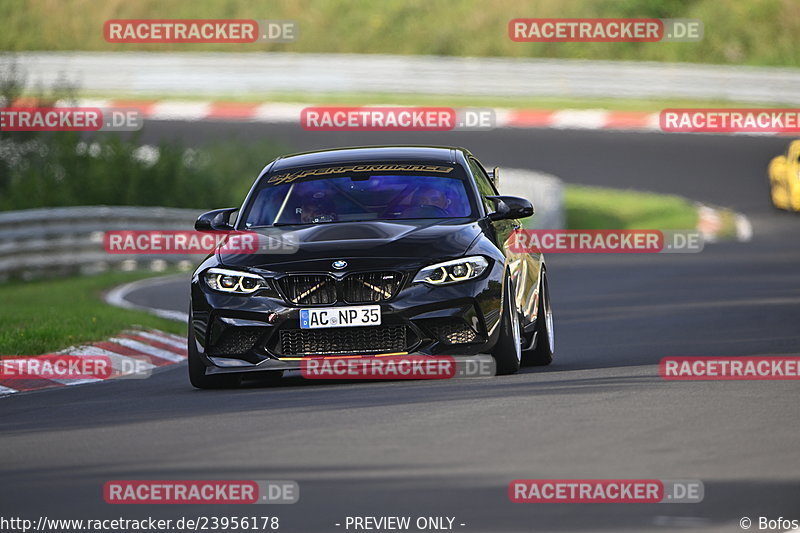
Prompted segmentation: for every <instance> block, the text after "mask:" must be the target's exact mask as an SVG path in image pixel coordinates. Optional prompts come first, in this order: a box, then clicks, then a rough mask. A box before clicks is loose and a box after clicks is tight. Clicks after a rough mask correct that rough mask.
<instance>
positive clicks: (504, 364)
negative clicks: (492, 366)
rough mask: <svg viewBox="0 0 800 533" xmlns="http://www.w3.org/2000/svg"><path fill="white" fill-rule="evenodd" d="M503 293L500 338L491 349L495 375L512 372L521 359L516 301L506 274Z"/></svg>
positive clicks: (517, 368)
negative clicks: (495, 368)
mask: <svg viewBox="0 0 800 533" xmlns="http://www.w3.org/2000/svg"><path fill="white" fill-rule="evenodd" d="M505 285H506V287H505V292H504V295H503V315H502V318H501V319H500V326H499V327H500V338H499V339H497V343H496V344H495V345H494V348H493V349H492V357H494V359H495V362H496V363H497V372H496V373H497V375H498V376H501V375H504V374H514V373H516V372H517V371H518V370H519V365H520V360H521V359H522V334H521V332H520V325H519V315H518V313H517V302H516V300H515V299H514V291H513V290H512V287H511V278H509V277H508V276H506V282H505Z"/></svg>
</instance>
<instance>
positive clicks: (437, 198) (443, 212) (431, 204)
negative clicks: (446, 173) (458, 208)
mask: <svg viewBox="0 0 800 533" xmlns="http://www.w3.org/2000/svg"><path fill="white" fill-rule="evenodd" d="M448 207H450V199H449V198H447V195H446V194H445V193H444V191H442V190H441V189H437V188H436V187H430V186H422V187H420V188H419V189H417V191H416V192H415V193H414V196H413V197H412V198H411V205H410V206H409V207H408V208H406V209H405V211H404V212H403V215H404V216H406V217H421V218H428V217H439V216H449V212H448Z"/></svg>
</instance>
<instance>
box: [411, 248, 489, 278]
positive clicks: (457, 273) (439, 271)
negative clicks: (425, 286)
mask: <svg viewBox="0 0 800 533" xmlns="http://www.w3.org/2000/svg"><path fill="white" fill-rule="evenodd" d="M488 266H489V262H488V261H487V260H486V258H485V257H481V256H480V255H475V256H472V257H462V258H461V259H453V260H452V261H446V262H444V263H436V264H435V265H431V266H427V267H425V268H423V269H421V270H420V271H419V272H417V275H416V277H415V278H414V282H415V283H416V282H421V283H429V284H430V285H449V284H451V283H458V282H459V281H467V280H469V279H473V278H477V277H478V276H480V275H481V274H483V271H484V270H486V267H488Z"/></svg>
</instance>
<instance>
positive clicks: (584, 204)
mask: <svg viewBox="0 0 800 533" xmlns="http://www.w3.org/2000/svg"><path fill="white" fill-rule="evenodd" d="M564 206H565V210H566V218H567V228H569V229H694V228H695V227H696V226H697V208H696V207H695V206H694V205H693V204H692V203H691V202H690V201H688V200H686V199H685V198H681V197H680V196H673V195H667V194H655V193H647V192H637V191H623V190H616V189H604V188H599V187H582V186H576V185H569V186H567V187H566V189H565V191H564Z"/></svg>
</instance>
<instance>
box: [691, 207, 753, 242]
mask: <svg viewBox="0 0 800 533" xmlns="http://www.w3.org/2000/svg"><path fill="white" fill-rule="evenodd" d="M722 211H723V210H721V209H719V208H715V207H711V206H708V205H704V204H698V205H697V230H698V231H699V232H700V233H702V234H703V239H704V240H705V242H717V241H719V240H720V238H721V236H722V234H723V233H725V232H726V231H731V230H732V231H733V232H735V234H736V240H737V241H739V242H749V241H750V240H751V239H752V238H753V225H752V224H751V223H750V219H748V218H747V217H746V216H745V215H742V214H741V213H735V212H732V211H731V212H730V216H732V217H733V228H730V229H729V228H726V227H725V220H724V215H723V212H722Z"/></svg>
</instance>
